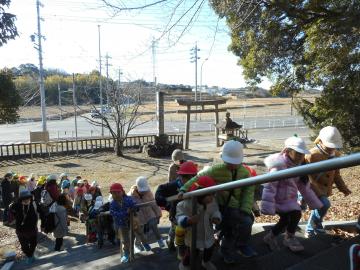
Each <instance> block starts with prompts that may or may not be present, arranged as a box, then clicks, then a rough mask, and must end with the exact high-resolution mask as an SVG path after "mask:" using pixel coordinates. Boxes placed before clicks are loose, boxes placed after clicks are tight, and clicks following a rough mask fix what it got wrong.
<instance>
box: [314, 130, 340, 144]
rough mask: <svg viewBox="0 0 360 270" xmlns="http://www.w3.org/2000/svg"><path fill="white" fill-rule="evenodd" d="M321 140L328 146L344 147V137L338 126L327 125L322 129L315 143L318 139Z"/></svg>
mask: <svg viewBox="0 0 360 270" xmlns="http://www.w3.org/2000/svg"><path fill="white" fill-rule="evenodd" d="M319 139H320V140H321V142H322V143H323V145H325V146H326V147H328V148H337V149H339V148H342V147H343V143H342V137H341V134H340V132H339V130H338V129H337V128H336V127H332V126H327V127H324V128H323V129H321V130H320V132H319V136H318V137H317V139H316V140H315V143H317V141H319Z"/></svg>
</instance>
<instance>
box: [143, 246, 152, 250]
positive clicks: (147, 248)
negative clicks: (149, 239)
mask: <svg viewBox="0 0 360 270" xmlns="http://www.w3.org/2000/svg"><path fill="white" fill-rule="evenodd" d="M143 246H144V248H145V250H146V251H151V247H150V245H149V244H143Z"/></svg>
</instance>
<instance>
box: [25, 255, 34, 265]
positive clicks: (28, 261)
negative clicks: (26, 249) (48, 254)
mask: <svg viewBox="0 0 360 270" xmlns="http://www.w3.org/2000/svg"><path fill="white" fill-rule="evenodd" d="M34 261H35V257H34V256H32V257H28V258H27V259H26V264H32V263H34Z"/></svg>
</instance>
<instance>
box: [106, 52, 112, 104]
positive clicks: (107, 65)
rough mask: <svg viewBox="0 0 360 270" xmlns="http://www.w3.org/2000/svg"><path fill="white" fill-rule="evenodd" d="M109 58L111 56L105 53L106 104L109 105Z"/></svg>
mask: <svg viewBox="0 0 360 270" xmlns="http://www.w3.org/2000/svg"><path fill="white" fill-rule="evenodd" d="M109 58H111V57H110V56H109V55H108V54H106V56H105V59H106V103H107V106H109V103H110V100H109V66H111V65H110V64H109Z"/></svg>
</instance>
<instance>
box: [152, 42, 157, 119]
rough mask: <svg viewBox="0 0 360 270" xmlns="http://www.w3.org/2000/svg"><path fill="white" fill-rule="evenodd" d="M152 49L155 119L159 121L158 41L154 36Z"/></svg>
mask: <svg viewBox="0 0 360 270" xmlns="http://www.w3.org/2000/svg"><path fill="white" fill-rule="evenodd" d="M151 49H152V50H151V51H152V64H153V85H154V94H155V104H156V110H155V119H156V120H157V121H158V123H159V118H158V115H157V113H156V112H157V111H158V100H157V95H156V92H157V87H156V71H155V65H156V41H155V38H153V40H152V43H151Z"/></svg>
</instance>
